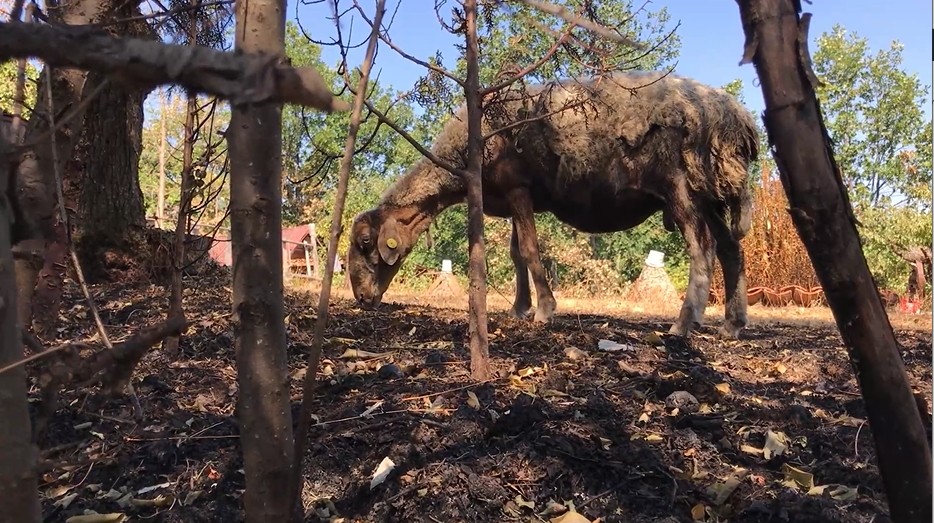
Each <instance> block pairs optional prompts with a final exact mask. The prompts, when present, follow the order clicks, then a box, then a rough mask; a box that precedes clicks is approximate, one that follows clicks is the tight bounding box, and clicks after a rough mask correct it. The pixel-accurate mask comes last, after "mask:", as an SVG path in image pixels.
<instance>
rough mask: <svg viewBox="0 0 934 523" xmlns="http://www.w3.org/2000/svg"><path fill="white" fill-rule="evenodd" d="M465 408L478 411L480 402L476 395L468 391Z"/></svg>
mask: <svg viewBox="0 0 934 523" xmlns="http://www.w3.org/2000/svg"><path fill="white" fill-rule="evenodd" d="M467 406H468V407H470V408H472V409H474V410H479V409H480V400H479V399H477V395H476V394H474V392H473V391H470V390H468V391H467Z"/></svg>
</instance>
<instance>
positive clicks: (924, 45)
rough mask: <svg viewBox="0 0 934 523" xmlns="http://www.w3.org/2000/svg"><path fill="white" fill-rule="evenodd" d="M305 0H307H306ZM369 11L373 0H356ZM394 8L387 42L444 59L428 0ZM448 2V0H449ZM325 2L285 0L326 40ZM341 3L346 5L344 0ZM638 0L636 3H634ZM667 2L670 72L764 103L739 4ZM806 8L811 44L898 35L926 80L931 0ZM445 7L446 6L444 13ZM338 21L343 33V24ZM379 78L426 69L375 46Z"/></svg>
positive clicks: (823, 3)
mask: <svg viewBox="0 0 934 523" xmlns="http://www.w3.org/2000/svg"><path fill="white" fill-rule="evenodd" d="M306 1H307V0H306ZM358 1H359V2H360V3H361V4H362V5H363V6H364V9H366V10H367V14H368V16H372V13H373V6H374V5H375V2H374V1H373V0H358ZM398 2H402V4H401V6H400V7H399V10H398V14H397V15H396V17H395V21H394V23H393V25H392V27H391V28H390V31H389V34H390V37H391V38H392V40H393V42H394V43H395V44H396V45H398V46H399V47H400V48H402V49H403V50H405V51H406V52H407V53H409V54H411V55H414V56H416V57H418V58H422V59H426V58H428V57H429V56H431V55H433V54H434V53H435V50H437V49H440V50H441V52H442V54H443V55H444V57H445V60H446V62H447V60H449V59H450V60H451V63H453V59H454V58H455V57H456V56H457V52H456V50H455V49H454V47H453V43H454V42H455V41H457V40H455V37H453V36H452V35H450V34H448V33H446V32H445V31H444V30H443V29H442V28H441V27H440V25H439V24H438V22H437V20H436V18H435V13H434V9H433V8H432V6H433V5H434V2H433V1H431V0H387V4H388V10H389V12H388V13H387V16H388V15H389V14H391V13H392V11H393V10H394V9H395V8H396V5H397V4H398ZM452 3H453V0H449V2H448V6H449V5H451V4H452ZM329 4H330V2H321V3H320V4H316V5H303V4H302V3H301V2H295V1H294V0H293V1H291V2H289V13H288V18H289V19H290V20H294V19H296V17H298V20H299V21H300V23H301V24H302V27H304V29H305V31H306V32H308V33H309V34H310V35H311V36H312V37H313V38H315V39H316V40H329V39H331V38H333V37H334V36H335V35H336V31H335V29H334V26H333V22H332V21H330V20H327V19H326V18H325V16H330V7H329V6H328V5H329ZM341 4H346V5H347V6H349V5H351V2H350V1H349V0H343V1H342V2H341ZM636 5H641V4H640V3H638V2H636ZM661 6H666V7H667V8H668V12H669V14H670V15H671V22H670V23H671V24H672V26H673V24H675V23H677V22H678V21H680V22H681V27H680V28H679V29H678V32H679V34H680V36H681V54H680V57H679V59H678V65H677V67H676V69H675V71H676V72H677V73H678V74H681V75H684V76H688V77H692V78H695V79H697V80H699V81H701V82H704V83H707V84H709V85H713V86H722V85H724V84H726V83H728V82H730V81H732V80H734V79H736V78H740V79H742V80H743V85H744V87H745V99H746V103H747V104H748V105H749V106H750V107H751V108H752V109H755V110H756V111H761V110H762V109H763V107H764V106H763V102H762V92H761V90H760V88H759V87H757V86H756V85H755V84H754V83H753V81H754V80H755V78H756V72H755V69H754V67H753V66H752V64H749V65H744V66H739V65H738V64H739V60H740V58H741V56H742V50H743V42H744V36H743V30H742V26H741V24H740V20H739V8H738V7H737V5H736V2H735V1H734V0H669V1H660V0H653V1H652V3H651V4H649V6H648V8H647V9H648V10H650V11H654V10H657V9H658V8H660V7H661ZM804 8H805V9H804V10H805V11H806V12H810V13H812V14H813V15H814V16H813V18H812V20H811V28H810V37H811V51H812V52H813V50H814V49H815V48H816V45H815V44H814V41H815V40H816V39H817V38H818V37H819V36H820V34H821V33H823V32H825V31H830V29H831V28H832V27H833V25H834V24H837V23H839V24H841V25H842V26H843V27H845V28H846V29H847V30H848V31H855V32H856V33H858V34H859V35H860V36H863V37H866V38H868V40H869V45H870V46H871V47H872V48H873V50H878V49H881V48H887V47H888V46H889V44H890V43H891V42H892V40H898V41H900V42H901V43H902V44H903V45H904V46H905V48H904V51H903V56H904V59H905V61H904V64H903V67H904V68H905V69H906V70H907V71H909V72H915V73H917V74H918V76H919V78H920V79H921V82H922V83H923V84H924V85H928V86H930V85H931V83H932V81H931V70H932V65H931V64H932V62H929V60H932V56H931V52H932V42H931V36H932V31H931V28H930V26H929V25H928V23H929V22H932V12H931V11H932V5H931V2H930V0H888V1H887V2H880V1H879V0H813V5H807V4H805V5H804ZM447 12H449V7H447V6H445V8H444V10H443V11H442V13H447ZM347 18H348V21H345V22H344V32H345V34H346V31H347V30H348V29H349V15H348V17H347ZM366 29H367V28H366V27H365V23H364V22H363V21H362V20H359V19H358V20H355V21H354V24H353V33H354V41H355V42H360V41H361V40H363V39H364V38H365V32H366ZM364 48H365V46H361V47H360V48H359V49H357V50H354V51H352V52H351V53H350V61H351V63H352V64H353V65H354V66H358V65H359V63H360V61H361V60H362V58H363V54H364ZM339 57H340V55H339V54H338V52H337V50H336V49H333V48H325V49H324V59H325V61H326V62H328V63H330V64H334V63H336V62H337V60H338V59H339ZM376 72H379V75H380V82H381V83H384V84H385V83H389V84H391V85H392V86H393V87H394V88H396V89H399V90H407V89H409V88H411V87H412V85H413V84H414V83H415V81H416V80H417V79H418V77H419V76H421V75H422V74H424V69H423V68H422V67H421V66H419V65H416V64H414V63H412V62H410V61H408V60H406V59H405V58H402V57H401V56H399V55H398V54H397V53H396V52H395V51H393V50H392V49H390V48H389V47H388V46H386V45H381V46H380V50H379V56H378V57H377V61H376V70H375V71H374V74H375V73H376ZM925 114H926V115H927V116H928V117H929V118H930V115H931V103H930V98H929V99H928V103H927V104H926V107H925Z"/></svg>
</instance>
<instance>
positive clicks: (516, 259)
mask: <svg viewBox="0 0 934 523" xmlns="http://www.w3.org/2000/svg"><path fill="white" fill-rule="evenodd" d="M509 257H510V258H512V264H513V266H514V267H515V268H516V299H515V301H513V304H512V310H511V311H510V313H511V314H512V315H513V316H514V317H516V318H520V319H522V318H526V317H528V315H529V310H530V309H531V308H532V289H531V288H529V266H528V265H526V263H525V260H524V259H523V258H522V252H521V251H520V250H519V233H518V232H517V231H516V220H515V219H513V220H512V237H511V238H510V239H509Z"/></svg>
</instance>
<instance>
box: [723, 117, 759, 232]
mask: <svg viewBox="0 0 934 523" xmlns="http://www.w3.org/2000/svg"><path fill="white" fill-rule="evenodd" d="M742 134H743V135H744V138H745V140H742V142H745V143H742V145H741V146H740V147H739V148H738V149H737V150H736V152H737V153H738V154H737V156H738V157H739V158H737V160H740V161H739V162H737V163H740V164H742V171H741V172H742V173H743V175H744V176H743V177H742V182H741V183H740V184H739V186H738V187H736V188H735V190H734V191H731V192H732V194H731V195H730V197H729V198H728V199H727V202H726V203H727V205H728V206H729V207H730V228H731V229H732V232H733V237H734V238H736V239H737V240H742V239H743V238H744V237H745V236H746V234H748V233H749V229H750V228H751V227H752V187H751V182H750V176H749V167H750V166H751V165H752V163H753V162H754V161H755V160H756V158H758V157H759V133H758V130H757V129H756V127H755V124H754V123H753V121H752V120H751V119H750V120H749V121H748V124H747V129H746V130H745V132H744V133H742Z"/></svg>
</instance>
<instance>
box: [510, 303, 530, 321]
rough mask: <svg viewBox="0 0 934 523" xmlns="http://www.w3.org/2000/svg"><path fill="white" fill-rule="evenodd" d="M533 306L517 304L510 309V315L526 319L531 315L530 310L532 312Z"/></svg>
mask: <svg viewBox="0 0 934 523" xmlns="http://www.w3.org/2000/svg"><path fill="white" fill-rule="evenodd" d="M531 310H532V307H531V306H528V307H518V308H517V307H516V306H515V305H514V306H513V307H512V308H511V309H509V315H510V316H512V317H513V318H516V319H518V320H524V319H526V318H528V317H529V312H531Z"/></svg>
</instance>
